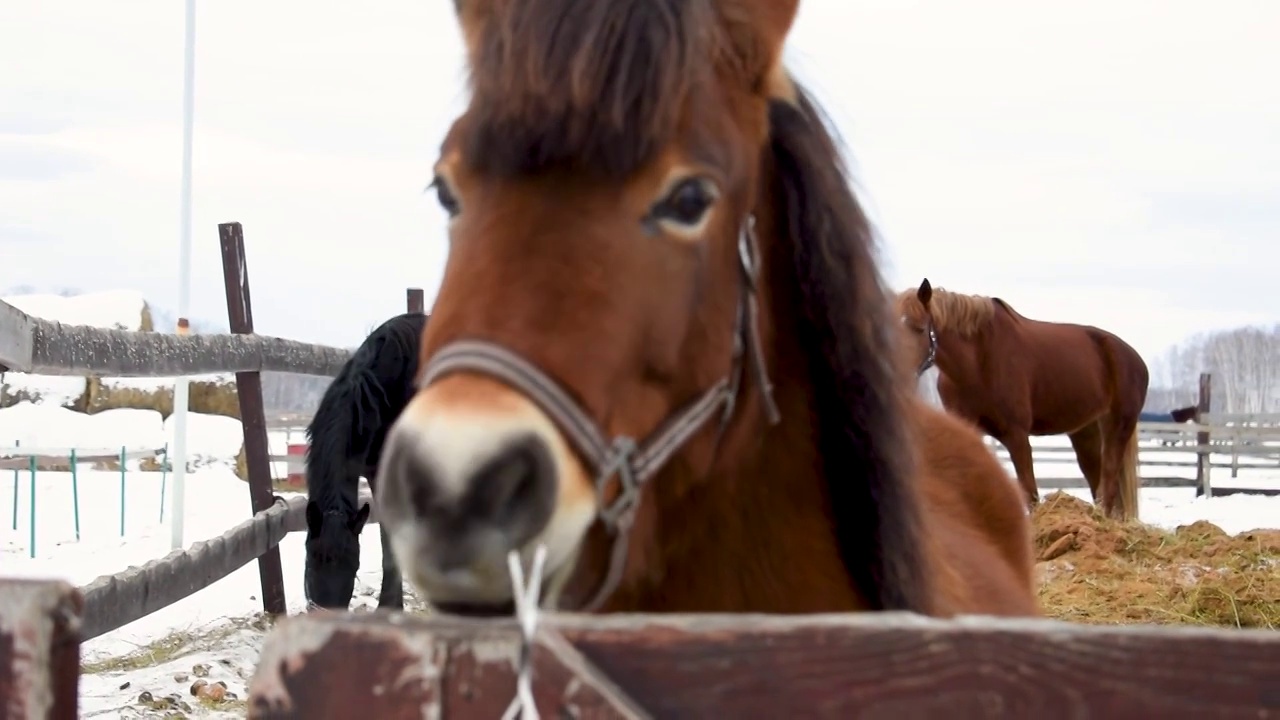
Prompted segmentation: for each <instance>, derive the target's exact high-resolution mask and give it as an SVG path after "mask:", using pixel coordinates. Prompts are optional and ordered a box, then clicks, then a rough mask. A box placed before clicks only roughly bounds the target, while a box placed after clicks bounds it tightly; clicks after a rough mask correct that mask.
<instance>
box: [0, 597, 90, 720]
mask: <svg viewBox="0 0 1280 720" xmlns="http://www.w3.org/2000/svg"><path fill="white" fill-rule="evenodd" d="M83 608H84V605H83V598H82V597H81V596H80V593H79V591H77V590H76V589H75V588H74V587H72V586H71V585H69V584H67V583H65V582H61V581H37V580H0V718H15V719H17V718H23V719H24V720H26V719H27V718H30V719H31V720H38V719H40V718H47V719H48V720H75V718H76V716H77V715H78V713H79V700H78V696H77V693H78V690H79V687H78V686H79V673H80V638H79V632H80V614H81V612H82V611H83Z"/></svg>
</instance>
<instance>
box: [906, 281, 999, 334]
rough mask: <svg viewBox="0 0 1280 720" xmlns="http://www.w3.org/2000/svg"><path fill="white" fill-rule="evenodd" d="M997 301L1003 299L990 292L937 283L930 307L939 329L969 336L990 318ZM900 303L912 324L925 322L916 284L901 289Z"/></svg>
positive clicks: (935, 325) (983, 325) (934, 321)
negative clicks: (972, 291) (972, 292)
mask: <svg viewBox="0 0 1280 720" xmlns="http://www.w3.org/2000/svg"><path fill="white" fill-rule="evenodd" d="M997 302H1001V301H1000V300H998V299H996V298H992V297H989V296H987V295H966V294H964V293H957V292H951V291H950V290H944V289H943V288H940V287H935V288H934V289H933V297H932V298H931V299H930V300H929V310H930V312H931V313H932V315H933V324H934V327H936V328H937V329H938V331H940V332H953V333H956V334H957V335H960V336H961V337H969V336H971V335H973V334H974V333H976V332H978V331H979V330H981V329H982V328H984V327H986V325H987V324H988V323H990V322H991V318H992V317H993V316H994V315H995V309H996V306H995V304H996V303H997ZM897 307H898V311H899V312H900V313H901V314H902V315H903V316H905V317H906V318H907V319H908V320H910V321H911V323H912V324H913V325H915V326H917V327H923V326H924V322H925V310H924V306H923V305H921V304H920V299H919V298H917V297H916V288H911V289H909V290H904V291H902V292H900V293H898V297H897Z"/></svg>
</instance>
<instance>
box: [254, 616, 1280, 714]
mask: <svg viewBox="0 0 1280 720" xmlns="http://www.w3.org/2000/svg"><path fill="white" fill-rule="evenodd" d="M543 627H544V629H545V630H547V631H553V632H554V633H557V634H558V635H559V636H560V637H563V638H564V640H565V641H567V642H568V643H569V644H571V645H572V646H573V647H575V648H576V649H577V651H578V652H579V653H580V654H581V656H582V657H583V658H584V659H585V662H587V663H589V666H590V667H588V669H586V670H566V669H565V668H564V667H562V665H563V663H561V662H560V660H559V658H558V657H557V656H556V655H555V654H554V653H551V652H549V651H547V648H546V647H545V646H543V647H542V648H541V649H540V650H539V651H538V652H535V653H534V663H535V665H534V685H535V694H536V695H537V698H538V707H539V711H540V713H541V714H542V716H543V717H609V718H612V717H626V716H627V712H628V710H627V709H626V708H619V707H618V706H617V703H619V702H624V703H625V702H636V703H638V704H640V705H643V710H637V711H635V712H636V713H637V714H640V713H647V714H648V715H649V716H652V717H655V718H709V717H725V718H739V717H740V718H757V717H759V718H765V717H767V718H782V717H786V718H841V719H844V718H891V719H892V720H899V719H905V718H934V717H946V718H953V719H955V720H960V719H962V718H1032V717H1034V718H1043V719H1044V720H1049V719H1052V718H1116V719H1117V720H1132V719H1133V718H1156V717H1158V718H1161V719H1162V720H1183V719H1185V720H1192V719H1193V718H1194V719H1195V720H1203V719H1205V718H1221V719H1223V720H1228V719H1234V718H1241V719H1243V718H1275V717H1280V674H1277V673H1276V667H1277V663H1278V662H1280V633H1275V632H1267V631H1245V630H1216V629H1199V628H1177V629H1174V628H1164V627H1135V626H1129V627H1098V626H1080V625H1070V624H1067V623H1062V622H1055V621H1047V620H1003V621H997V620H993V619H986V618H963V619H960V620H954V621H941V620H934V619H927V618H921V617H919V616H914V615H908V614H903V613H877V614H867V615H852V614H851V615H817V616H790V617H784V616H761V615H738V616H728V615H703V616H695V615H671V616H625V615H617V616H606V617H583V616H574V615H549V616H546V617H544V619H543ZM552 637H554V636H552ZM518 647H519V637H518V634H517V632H516V629H515V625H514V622H512V621H492V622H481V621H475V620H464V619H459V618H449V617H428V618H415V617H410V616H405V615H403V614H396V615H386V614H383V613H376V614H369V615H354V614H350V613H314V614H312V615H310V616H306V617H296V618H289V619H288V620H287V621H285V622H284V623H282V624H281V625H279V626H277V629H276V631H275V632H273V633H272V635H271V636H270V637H268V640H267V643H266V646H265V648H264V650H263V653H262V659H261V662H260V664H259V667H258V672H257V675H256V676H255V677H254V679H253V681H252V684H251V685H250V696H251V699H250V705H251V709H250V717H256V718H279V719H284V718H303V717H305V718H340V717H351V716H353V715H352V713H353V712H359V714H360V716H367V717H378V718H402V717H403V718H408V717H414V718H417V717H428V716H430V717H440V718H446V719H447V718H455V717H496V716H498V715H499V714H500V713H501V712H502V710H503V709H505V708H506V706H507V703H508V702H509V701H510V699H511V697H512V694H513V692H514V687H515V681H514V671H513V668H514V664H515V659H516V657H517V651H518ZM1205 667H1218V668H1224V669H1229V671H1226V670H1224V672H1223V673H1221V674H1216V675H1214V676H1213V677H1212V678H1210V677H1208V676H1206V675H1205V674H1204V668H1205ZM602 673H603V675H604V676H606V677H601V674H602ZM539 678H542V679H541V680H540V679H539ZM584 678H585V679H584ZM597 681H599V682H603V683H604V686H603V687H605V688H606V690H605V691H604V692H602V693H600V694H594V693H596V691H595V690H591V691H590V692H588V691H586V690H583V686H584V685H588V684H591V683H594V682H597ZM594 687H596V686H595V685H592V688H594ZM321 688H323V690H322V689H321ZM602 698H603V699H602Z"/></svg>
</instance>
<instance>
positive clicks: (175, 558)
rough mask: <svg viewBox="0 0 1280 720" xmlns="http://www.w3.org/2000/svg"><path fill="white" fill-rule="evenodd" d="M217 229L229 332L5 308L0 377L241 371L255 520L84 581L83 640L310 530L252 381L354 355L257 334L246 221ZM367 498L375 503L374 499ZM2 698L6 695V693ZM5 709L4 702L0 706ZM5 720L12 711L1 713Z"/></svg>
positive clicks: (270, 588) (266, 584) (417, 296)
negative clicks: (278, 473) (284, 495)
mask: <svg viewBox="0 0 1280 720" xmlns="http://www.w3.org/2000/svg"><path fill="white" fill-rule="evenodd" d="M218 231H219V244H220V249H221V250H222V258H223V275H224V279H225V281H226V291H227V308H228V315H229V317H230V320H231V322H232V330H233V331H234V332H233V333H232V334H227V335H170V334H162V333H156V332H129V331H123V330H108V329H103V328H95V327H88V326H79V325H66V324H62V323H58V322H54V321H50V320H45V319H41V318H36V317H32V316H30V315H27V314H26V313H23V312H21V311H20V310H18V309H17V308H14V307H13V306H11V305H8V304H6V303H3V302H0V371H15V372H26V373H34V374H45V375H85V374H95V375H100V376H114V377H170V376H175V375H200V374H206V373H225V372H235V373H237V374H236V385H237V391H238V393H239V399H240V416H241V418H242V424H243V425H244V426H245V448H246V451H245V454H246V456H247V457H246V460H247V465H248V466H249V485H250V493H251V497H252V498H253V505H254V507H253V508H252V511H253V512H252V517H250V519H248V520H246V521H245V522H243V523H240V524H239V525H237V526H235V527H233V528H231V529H230V530H228V531H227V532H226V533H224V534H223V535H221V536H219V537H217V538H213V539H211V540H207V541H205V542H198V543H195V544H194V545H192V546H191V547H189V548H186V549H185V550H175V551H174V552H172V553H170V554H169V555H167V556H165V557H163V558H159V559H156V560H153V561H151V562H148V563H146V564H144V565H143V566H142V567H134V568H130V569H128V570H125V571H123V572H120V573H116V574H114V575H108V576H103V577H100V578H98V579H96V580H94V581H93V582H91V583H89V584H88V585H86V586H85V587H84V588H82V589H81V594H80V595H78V596H77V597H82V599H83V602H84V608H83V619H82V622H83V624H82V625H81V626H79V627H78V629H77V632H78V633H80V635H81V636H82V637H84V638H92V637H96V636H98V635H101V634H103V633H106V632H110V631H111V630H114V629H116V628H119V627H122V626H124V625H126V624H128V623H130V622H133V621H134V620H137V619H139V618H142V617H144V616H146V615H148V614H150V613H152V612H155V611H156V610H159V609H161V608H164V607H166V606H168V605H171V604H172V603H174V602H177V601H178V600H181V599H183V598H185V597H187V596H189V595H191V594H193V593H196V592H198V591H200V590H202V589H204V588H206V587H208V586H209V585H211V584H213V583H214V582H217V581H218V580H221V579H222V578H224V577H226V576H227V575H230V574H231V573H232V572H234V571H235V570H237V569H239V568H240V567H243V566H244V565H245V564H247V563H249V562H251V561H253V560H254V559H261V558H262V557H263V556H270V555H272V554H273V551H274V550H275V548H276V547H277V545H278V544H279V542H280V540H281V538H283V537H284V535H285V534H287V533H288V532H290V531H294V530H301V529H303V528H304V526H305V523H304V520H303V505H304V499H303V498H294V499H291V500H289V501H284V500H280V499H278V498H273V495H272V492H271V477H270V460H269V455H268V452H267V443H266V427H267V424H266V418H265V413H264V412H263V408H262V403H261V393H260V392H257V393H255V392H254V390H253V386H254V381H255V380H257V378H258V373H259V372H260V371H263V370H274V371H281V372H291V373H300V374H306V375H319V376H332V375H336V374H337V373H338V371H339V370H340V369H341V368H342V366H343V364H345V363H346V362H347V360H348V359H349V358H350V357H351V351H350V350H347V349H343V348H334V347H329V346H326V345H317V344H309V343H301V342H296V341H293V340H284V339H281V338H273V337H264V336H259V335H255V334H253V326H252V304H251V302H250V296H249V290H248V279H247V278H248V272H247V270H246V261H245V250H244V235H243V230H242V228H241V226H240V224H239V223H224V224H222V225H219V226H218ZM407 297H408V302H409V303H411V304H412V303H417V304H418V305H419V306H421V304H422V293H421V291H417V292H415V291H413V290H410V291H409V293H408V294H407ZM10 451H11V449H10V448H3V449H0V455H3V456H5V457H8V455H7V453H9V452H10ZM30 452H31V450H30V449H29V448H21V449H12V454H13V455H23V456H24V457H25V455H27V454H29V453H30ZM115 457H118V455H116V454H113V455H112V458H113V459H114V458H115ZM78 459H79V458H78ZM85 459H87V458H85ZM25 462H27V463H28V464H29V461H25ZM24 467H25V465H24ZM364 501H365V502H368V501H369V498H368V497H367V495H366V496H365V498H364ZM262 567H263V569H262V585H263V592H262V597H263V608H264V610H266V611H267V612H268V613H273V614H282V613H284V612H285V598H284V586H283V578H282V576H281V571H280V567H279V562H278V559H277V560H276V562H274V563H268V564H264V565H263V566H262ZM0 682H3V679H2V678H0ZM4 697H7V695H6V693H5V692H0V698H4ZM4 708H5V706H4V705H3V704H2V701H0V710H3V709H4ZM0 717H9V715H4V714H3V713H0Z"/></svg>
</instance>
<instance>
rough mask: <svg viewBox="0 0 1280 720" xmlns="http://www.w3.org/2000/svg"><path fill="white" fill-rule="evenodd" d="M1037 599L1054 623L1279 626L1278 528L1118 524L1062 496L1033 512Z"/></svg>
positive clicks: (1055, 495) (1049, 499)
mask: <svg viewBox="0 0 1280 720" xmlns="http://www.w3.org/2000/svg"><path fill="white" fill-rule="evenodd" d="M1032 521H1033V525H1034V528H1035V551H1036V554H1037V558H1038V560H1039V561H1040V562H1039V565H1038V568H1037V570H1038V574H1039V577H1040V602H1041V605H1042V606H1043V608H1044V611H1045V613H1046V614H1047V615H1048V616H1050V617H1053V618H1057V619H1060V620H1068V621H1072V622H1085V623H1094V624H1125V623H1158V624H1181V625H1217V626H1231V627H1261V628H1272V629H1276V628H1280V530H1254V531H1251V532H1246V533H1240V534H1239V535H1235V536H1230V535H1227V534H1226V533H1225V532H1223V530H1222V529H1221V528H1219V527H1218V526H1216V525H1213V524H1212V523H1209V522H1205V521H1203V520H1201V521H1197V522H1194V523H1192V524H1190V525H1184V526H1181V527H1179V528H1177V529H1176V530H1175V531H1174V532H1168V531H1166V530H1162V529H1160V528H1156V527H1152V526H1150V525H1145V524H1143V523H1140V522H1127V523H1119V522H1116V521H1113V520H1110V519H1108V518H1106V517H1104V516H1103V515H1102V514H1101V513H1099V512H1097V511H1096V509H1095V508H1094V506H1093V505H1092V504H1090V503H1087V502H1085V501H1083V500H1080V499H1078V498H1076V497H1073V496H1071V495H1067V494H1066V493H1062V492H1055V493H1053V494H1052V495H1049V496H1048V497H1046V498H1045V499H1044V501H1043V502H1041V503H1040V505H1039V506H1038V507H1037V508H1036V510H1035V513H1034V514H1033V516H1032Z"/></svg>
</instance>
